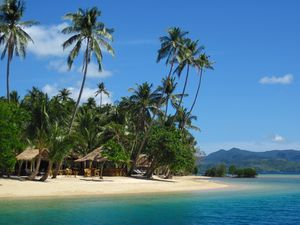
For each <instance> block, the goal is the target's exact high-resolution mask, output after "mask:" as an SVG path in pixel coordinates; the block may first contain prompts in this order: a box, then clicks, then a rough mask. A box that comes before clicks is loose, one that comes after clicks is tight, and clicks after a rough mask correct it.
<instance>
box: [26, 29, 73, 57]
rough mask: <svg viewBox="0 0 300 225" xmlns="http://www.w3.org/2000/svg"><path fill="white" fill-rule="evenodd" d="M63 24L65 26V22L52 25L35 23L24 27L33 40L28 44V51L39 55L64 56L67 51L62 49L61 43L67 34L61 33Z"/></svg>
mask: <svg viewBox="0 0 300 225" xmlns="http://www.w3.org/2000/svg"><path fill="white" fill-rule="evenodd" d="M65 26H67V23H62V24H58V25H52V26H41V25H37V26H32V27H29V28H26V32H28V34H29V35H30V36H31V38H32V39H33V41H34V43H29V44H28V51H29V52H31V53H33V54H35V55H37V56H39V57H45V56H58V57H62V56H65V55H66V54H67V53H68V51H63V48H62V44H63V42H64V41H65V40H67V38H68V36H67V35H64V34H62V33H61V30H62V29H63V28H64V27H65Z"/></svg>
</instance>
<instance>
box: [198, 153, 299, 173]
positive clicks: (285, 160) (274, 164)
mask: <svg viewBox="0 0 300 225" xmlns="http://www.w3.org/2000/svg"><path fill="white" fill-rule="evenodd" d="M222 163H223V164H225V165H226V166H227V167H229V166H230V165H236V166H237V167H250V168H255V170H256V171H258V172H300V151H295V150H274V151H267V152H250V151H245V150H240V149H237V148H233V149H231V150H228V151H225V150H220V151H217V152H214V153H211V154H209V155H208V156H206V157H205V158H204V160H203V161H202V165H201V170H202V171H205V170H206V169H207V168H210V167H213V166H216V165H219V164H222Z"/></svg>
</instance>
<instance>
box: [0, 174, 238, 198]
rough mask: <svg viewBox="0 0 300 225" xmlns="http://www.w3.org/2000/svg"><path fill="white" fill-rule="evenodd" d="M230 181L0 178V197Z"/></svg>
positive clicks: (184, 187)
mask: <svg viewBox="0 0 300 225" xmlns="http://www.w3.org/2000/svg"><path fill="white" fill-rule="evenodd" d="M231 187H233V185H231V184H225V183H221V182H216V181H212V180H211V179H210V178H207V177H201V176H184V177H174V178H173V179H172V180H164V179H160V178H158V177H154V179H151V180H145V179H139V178H131V177H104V179H103V180H100V179H99V178H95V177H94V178H85V177H82V176H77V177H76V178H75V177H65V176H59V177H58V178H57V179H55V180H51V179H49V180H47V181H46V182H39V181H27V180H26V181H21V180H17V179H8V178H1V179H0V200H1V199H2V200H4V199H5V200H14V199H40V198H53V197H55V198H81V197H95V196H97V197H99V196H106V197H113V196H130V195H133V196H137V195H145V196H146V195H151V194H174V193H175V194H176V193H189V192H190V193H191V192H196V191H213V190H227V189H228V188H231Z"/></svg>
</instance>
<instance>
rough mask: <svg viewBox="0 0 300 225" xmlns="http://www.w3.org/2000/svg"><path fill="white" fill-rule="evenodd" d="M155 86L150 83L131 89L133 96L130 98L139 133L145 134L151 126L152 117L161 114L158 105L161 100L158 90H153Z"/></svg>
mask: <svg viewBox="0 0 300 225" xmlns="http://www.w3.org/2000/svg"><path fill="white" fill-rule="evenodd" d="M152 89H153V84H149V83H148V82H145V83H142V84H141V85H137V87H136V88H130V89H129V91H130V92H132V95H131V96H130V97H129V100H130V107H131V110H132V113H133V114H134V115H135V118H136V122H137V127H138V129H139V131H141V132H145V131H146V129H147V127H148V126H149V125H150V122H151V116H152V115H153V114H157V113H159V111H158V107H157V104H158V102H159V100H160V98H161V94H160V93H159V91H158V90H154V91H153V90H152Z"/></svg>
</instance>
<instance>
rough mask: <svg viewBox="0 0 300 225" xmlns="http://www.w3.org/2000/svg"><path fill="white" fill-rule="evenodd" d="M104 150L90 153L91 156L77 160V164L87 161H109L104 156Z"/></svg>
mask: <svg viewBox="0 0 300 225" xmlns="http://www.w3.org/2000/svg"><path fill="white" fill-rule="evenodd" d="M102 151H103V150H102V148H101V147H99V148H96V149H95V150H93V151H92V152H90V153H89V154H87V155H86V156H84V157H82V158H80V159H77V160H75V162H85V161H96V162H105V161H107V158H106V157H103V156H102V154H101V153H102Z"/></svg>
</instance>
